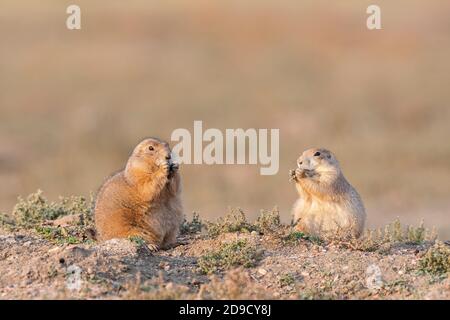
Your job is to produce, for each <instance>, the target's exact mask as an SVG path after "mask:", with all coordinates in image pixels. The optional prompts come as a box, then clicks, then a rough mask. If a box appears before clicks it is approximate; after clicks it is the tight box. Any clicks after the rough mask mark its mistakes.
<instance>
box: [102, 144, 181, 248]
mask: <svg viewBox="0 0 450 320" xmlns="http://www.w3.org/2000/svg"><path fill="white" fill-rule="evenodd" d="M150 146H152V147H153V149H154V150H149V148H150ZM180 195H181V182H180V174H179V172H178V165H177V164H174V163H173V162H172V158H171V151H170V149H169V146H168V144H167V143H166V142H163V141H161V140H159V139H155V138H150V139H145V140H144V141H142V142H141V143H139V144H138V145H137V147H136V148H135V149H134V151H133V153H132V154H131V156H130V158H129V159H128V162H127V165H126V167H125V170H123V171H121V172H119V173H117V174H115V175H113V176H112V177H111V178H109V179H108V180H107V181H106V182H105V183H104V184H103V186H102V187H101V188H100V190H99V192H98V195H97V199H96V203H95V224H96V228H97V233H98V239H99V240H100V241H103V240H108V239H111V238H127V237H131V236H139V237H142V238H143V239H144V240H145V241H146V242H147V244H148V246H149V248H150V249H152V250H158V249H160V248H168V247H170V246H172V245H173V244H175V242H176V237H177V234H178V231H179V227H180V224H181V223H182V221H183V207H182V202H181V197H180Z"/></svg>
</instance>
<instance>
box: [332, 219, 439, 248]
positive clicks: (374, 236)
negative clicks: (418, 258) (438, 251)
mask: <svg viewBox="0 0 450 320" xmlns="http://www.w3.org/2000/svg"><path fill="white" fill-rule="evenodd" d="M435 239H436V233H435V232H434V231H430V230H428V229H426V228H425V227H424V225H423V222H421V223H420V225H419V226H418V227H413V226H407V227H403V226H402V224H401V223H400V221H399V220H398V219H397V220H395V221H394V222H392V223H390V224H388V225H387V226H386V227H384V228H379V229H376V230H367V231H366V232H365V233H364V234H363V235H362V236H361V237H360V238H349V239H347V240H345V241H337V243H338V244H339V245H340V246H341V247H345V248H350V249H353V250H359V251H366V252H373V251H380V252H383V251H386V250H389V248H390V247H391V246H392V245H394V244H414V245H418V244H423V243H425V242H426V241H435Z"/></svg>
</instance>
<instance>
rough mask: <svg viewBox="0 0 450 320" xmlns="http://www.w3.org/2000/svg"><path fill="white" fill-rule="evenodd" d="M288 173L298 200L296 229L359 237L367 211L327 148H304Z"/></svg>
mask: <svg viewBox="0 0 450 320" xmlns="http://www.w3.org/2000/svg"><path fill="white" fill-rule="evenodd" d="M297 166H298V168H297V169H296V170H291V172H290V175H291V177H292V179H293V180H294V181H295V182H296V188H297V191H298V194H299V199H298V200H297V201H296V202H295V204H294V207H293V209H292V211H293V216H294V221H295V222H296V229H297V230H298V231H303V232H305V233H308V234H312V235H317V236H321V237H335V236H353V237H359V236H360V235H361V233H362V231H363V229H364V223H365V220H366V212H365V209H364V205H363V202H362V200H361V197H360V196H359V194H358V192H357V191H356V190H355V189H354V188H353V187H352V186H351V185H350V183H349V182H348V181H347V180H346V179H345V177H344V175H343V174H342V171H341V169H340V166H339V162H338V161H337V159H336V157H335V156H334V155H333V154H332V153H331V152H330V151H328V150H326V149H309V150H306V151H305V152H304V153H303V154H302V155H301V156H300V157H299V158H298V160H297Z"/></svg>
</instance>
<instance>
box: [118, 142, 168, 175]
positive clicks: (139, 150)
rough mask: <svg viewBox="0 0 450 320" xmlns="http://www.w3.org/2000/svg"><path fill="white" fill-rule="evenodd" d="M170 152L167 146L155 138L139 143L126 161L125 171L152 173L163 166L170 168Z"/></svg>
mask: <svg viewBox="0 0 450 320" xmlns="http://www.w3.org/2000/svg"><path fill="white" fill-rule="evenodd" d="M172 164H173V163H172V152H171V150H170V147H169V144H168V143H167V142H165V141H162V140H159V139H157V138H148V139H145V140H143V141H141V142H140V143H139V144H138V145H137V146H136V147H135V148H134V150H133V153H132V154H131V157H130V159H129V160H128V164H127V169H131V168H132V169H133V171H141V172H146V173H152V172H155V171H157V170H158V169H159V168H160V167H163V166H165V165H168V166H172Z"/></svg>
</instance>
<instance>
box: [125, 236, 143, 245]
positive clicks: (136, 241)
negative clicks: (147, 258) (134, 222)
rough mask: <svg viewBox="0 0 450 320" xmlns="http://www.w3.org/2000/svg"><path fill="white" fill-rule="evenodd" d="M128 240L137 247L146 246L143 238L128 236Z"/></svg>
mask: <svg viewBox="0 0 450 320" xmlns="http://www.w3.org/2000/svg"><path fill="white" fill-rule="evenodd" d="M128 240H130V241H131V242H133V243H134V244H135V245H136V246H138V247H142V246H145V245H146V242H145V240H144V238H142V237H139V236H130V237H128Z"/></svg>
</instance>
